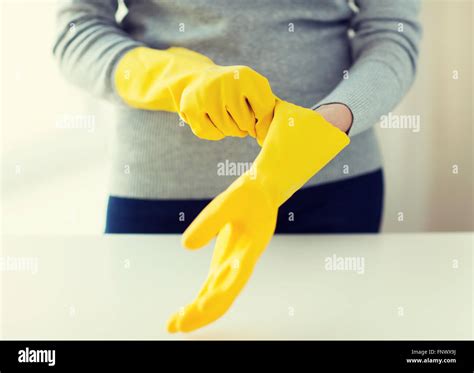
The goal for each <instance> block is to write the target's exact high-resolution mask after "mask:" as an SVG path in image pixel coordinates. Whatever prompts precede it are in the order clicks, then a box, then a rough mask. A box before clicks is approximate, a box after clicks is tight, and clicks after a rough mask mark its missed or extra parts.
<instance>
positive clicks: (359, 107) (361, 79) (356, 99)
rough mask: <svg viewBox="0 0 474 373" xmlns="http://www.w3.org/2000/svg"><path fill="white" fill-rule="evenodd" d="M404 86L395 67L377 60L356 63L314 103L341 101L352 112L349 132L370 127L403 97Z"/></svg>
mask: <svg viewBox="0 0 474 373" xmlns="http://www.w3.org/2000/svg"><path fill="white" fill-rule="evenodd" d="M402 91H403V90H402V87H401V86H400V83H399V82H398V80H397V79H396V76H395V75H394V72H393V70H392V69H391V68H390V67H388V66H387V65H386V64H385V63H383V62H381V61H377V60H375V61H374V60H371V61H365V62H364V63H362V64H361V63H357V64H355V65H354V67H353V69H351V70H350V72H349V74H348V77H347V79H343V80H342V81H341V82H340V83H339V84H338V85H337V87H336V88H335V89H334V90H333V91H332V92H331V93H330V94H329V95H327V96H326V97H325V98H323V99H322V100H321V101H319V102H318V103H317V104H316V105H314V106H313V109H316V108H318V107H320V106H322V105H327V104H331V103H341V104H344V105H346V106H347V107H348V108H349V110H350V111H351V112H352V126H351V128H350V136H355V135H357V134H359V133H361V132H363V131H366V130H368V129H369V128H371V127H372V126H373V125H374V124H375V123H377V122H378V121H379V120H380V117H381V116H382V115H384V114H386V113H387V112H388V111H390V110H391V109H392V108H393V107H394V106H395V105H396V104H397V102H398V101H399V99H400V97H401V92H402Z"/></svg>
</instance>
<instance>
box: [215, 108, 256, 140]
mask: <svg viewBox="0 0 474 373" xmlns="http://www.w3.org/2000/svg"><path fill="white" fill-rule="evenodd" d="M208 116H209V118H210V120H211V122H212V123H213V124H214V126H215V127H217V128H218V129H219V130H220V131H221V132H222V133H223V134H224V135H225V136H235V137H245V136H247V133H246V132H244V131H242V130H241V129H240V128H239V126H238V125H237V123H236V122H235V121H234V119H233V118H232V115H231V114H230V112H228V111H227V109H226V108H223V109H222V110H221V112H220V113H213V114H212V115H211V114H208Z"/></svg>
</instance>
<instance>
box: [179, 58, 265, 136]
mask: <svg viewBox="0 0 474 373" xmlns="http://www.w3.org/2000/svg"><path fill="white" fill-rule="evenodd" d="M273 97H274V96H273V93H272V90H271V87H270V83H269V81H268V80H267V79H266V78H265V77H264V76H262V75H260V74H259V73H257V72H256V71H254V70H253V69H251V68H250V67H248V66H210V67H209V68H206V69H203V71H202V72H201V74H200V75H199V77H197V78H195V79H193V81H191V82H190V83H189V84H188V85H187V86H186V88H185V89H184V90H183V92H182V95H181V98H180V103H179V109H180V115H181V117H182V118H183V119H184V120H185V122H186V123H188V124H189V125H190V127H191V128H192V130H193V133H194V134H195V135H196V136H198V137H200V138H204V139H208V140H220V139H221V138H223V137H226V136H235V137H245V136H247V135H248V134H250V135H252V136H254V137H255V124H256V123H255V122H256V112H262V111H268V112H272V111H273V102H274V98H273ZM266 106H268V108H267V107H266Z"/></svg>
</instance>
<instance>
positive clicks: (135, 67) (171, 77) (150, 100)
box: [115, 47, 275, 144]
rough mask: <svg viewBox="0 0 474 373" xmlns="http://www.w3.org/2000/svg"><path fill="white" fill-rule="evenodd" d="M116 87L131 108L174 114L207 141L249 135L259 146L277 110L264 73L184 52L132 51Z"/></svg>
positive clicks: (122, 64)
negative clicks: (218, 63)
mask: <svg viewBox="0 0 474 373" xmlns="http://www.w3.org/2000/svg"><path fill="white" fill-rule="evenodd" d="M115 86H116V90H117V92H118V94H119V95H120V96H121V97H122V99H123V100H124V101H125V102H126V103H127V104H128V105H130V106H132V107H134V108H138V109H146V110H164V111H171V112H176V113H178V114H179V115H180V117H181V118H182V119H183V120H184V121H185V122H186V123H187V124H189V126H190V127H191V129H192V131H193V133H194V134H195V135H196V136H198V137H200V138H203V139H207V140H220V139H222V138H224V137H226V136H236V137H245V136H247V135H250V136H252V137H255V138H257V140H258V141H259V143H260V144H261V143H262V142H263V139H264V138H265V135H266V132H267V130H268V126H269V125H270V122H271V119H272V115H273V111H274V108H275V97H274V95H273V93H272V90H271V87H270V84H269V83H268V80H267V79H266V78H265V77H263V76H262V75H260V74H258V73H257V72H255V71H254V70H252V69H251V68H249V67H247V66H219V65H216V64H214V63H213V62H212V61H211V60H210V59H209V58H207V57H205V56H203V55H201V54H199V53H196V52H193V51H190V50H188V49H184V48H169V49H166V50H157V49H150V48H145V47H138V48H135V49H132V50H130V51H129V52H127V53H125V55H124V56H123V57H122V59H121V60H120V61H119V63H118V64H117V67H116V70H115Z"/></svg>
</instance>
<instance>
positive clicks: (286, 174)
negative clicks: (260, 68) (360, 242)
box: [168, 101, 349, 333]
mask: <svg viewBox="0 0 474 373" xmlns="http://www.w3.org/2000/svg"><path fill="white" fill-rule="evenodd" d="M348 144H349V138H348V137H347V135H346V134H345V133H343V132H342V131H340V130H339V129H338V128H336V127H334V126H333V125H332V124H330V123H328V122H327V121H326V120H325V119H324V118H323V117H322V116H321V115H320V114H318V113H316V112H314V111H312V110H310V109H305V108H302V107H299V106H296V105H293V104H290V103H288V102H284V101H277V104H276V107H275V116H274V119H273V121H272V123H271V125H270V129H269V131H268V135H267V137H266V139H265V142H264V144H263V148H262V150H261V152H260V153H259V155H258V157H257V158H256V160H255V162H254V164H253V166H252V168H251V170H250V171H249V172H247V173H246V174H244V175H242V176H241V177H239V178H238V179H237V180H236V181H235V182H234V183H232V185H231V186H230V187H229V188H228V189H227V190H226V191H224V192H223V193H222V194H220V195H218V196H217V197H216V198H215V199H214V200H213V201H212V202H211V203H210V204H209V205H208V206H206V208H204V210H203V211H202V212H201V213H200V214H199V216H198V217H197V218H196V219H195V220H194V221H193V222H192V223H191V225H190V226H189V227H188V229H187V230H186V231H185V232H184V235H183V245H184V246H185V247H187V248H189V249H196V248H199V247H201V246H204V245H206V244H207V243H208V242H209V241H210V240H211V239H212V238H213V237H214V236H216V235H217V240H216V245H215V249H214V254H213V258H212V263H211V267H210V271H209V273H208V276H207V279H206V282H205V283H204V286H203V287H202V289H201V291H200V292H199V294H198V296H197V297H196V299H195V300H194V301H193V302H192V303H191V304H190V305H188V306H186V307H185V308H184V310H183V311H182V312H178V313H176V314H175V315H173V316H172V317H171V319H170V320H169V322H168V331H169V332H172V333H173V332H177V331H181V332H189V331H192V330H194V329H197V328H200V327H202V326H204V325H206V324H209V323H210V322H212V321H214V320H216V319H217V318H219V317H220V316H222V315H223V314H224V313H225V312H226V311H227V309H228V308H229V307H230V306H231V305H232V303H233V301H234V300H235V298H236V297H237V295H238V294H239V292H240V291H241V290H242V288H243V286H244V285H245V283H246V282H247V281H248V279H249V277H250V275H251V274H252V271H253V268H254V266H255V264H256V262H257V260H258V258H259V257H260V254H262V252H263V251H264V250H265V248H266V246H267V244H268V243H269V241H270V239H271V237H272V235H273V233H274V230H275V226H276V220H277V212H278V207H279V206H281V205H282V204H283V202H285V201H286V200H287V199H288V198H290V196H291V195H292V194H293V193H294V192H296V191H297V190H298V189H299V188H301V187H302V186H303V185H304V184H305V182H306V181H307V180H308V179H310V178H311V177H312V176H313V175H314V174H316V173H317V172H318V171H319V170H321V169H322V168H323V167H324V166H325V165H326V164H327V163H328V162H329V161H330V160H331V159H333V158H334V157H335V156H336V155H337V154H338V153H339V152H340V151H341V150H342V149H343V148H344V147H345V146H347V145H348Z"/></svg>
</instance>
